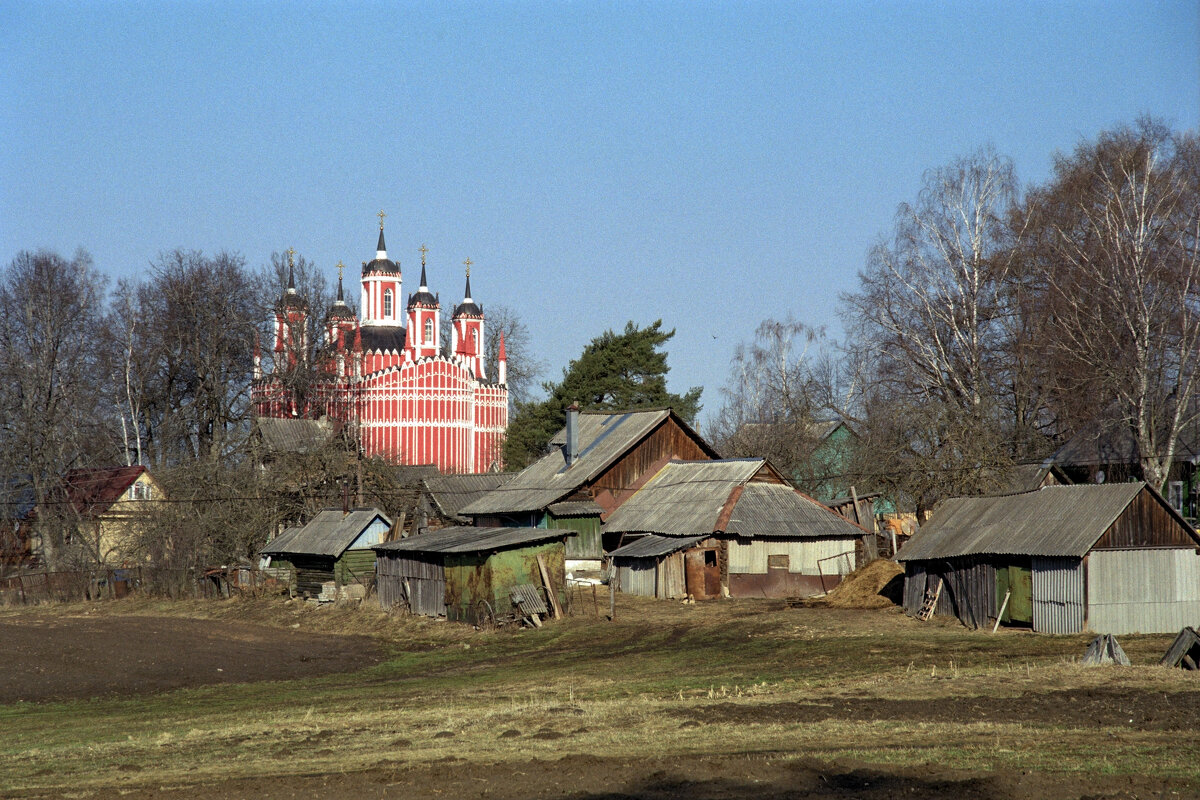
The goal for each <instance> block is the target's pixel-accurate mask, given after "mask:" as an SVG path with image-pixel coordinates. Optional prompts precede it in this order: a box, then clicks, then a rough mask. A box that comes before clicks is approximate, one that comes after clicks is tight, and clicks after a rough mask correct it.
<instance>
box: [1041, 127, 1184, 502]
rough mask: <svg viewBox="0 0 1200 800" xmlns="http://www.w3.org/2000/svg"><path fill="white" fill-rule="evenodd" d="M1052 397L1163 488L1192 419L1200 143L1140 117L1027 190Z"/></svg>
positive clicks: (1086, 146)
mask: <svg viewBox="0 0 1200 800" xmlns="http://www.w3.org/2000/svg"><path fill="white" fill-rule="evenodd" d="M1031 208H1032V212H1031V214H1032V216H1033V219H1034V220H1035V224H1037V225H1038V226H1039V227H1040V229H1041V233H1042V236H1041V238H1040V242H1041V243H1042V246H1043V247H1044V248H1045V249H1044V260H1043V262H1042V264H1043V269H1044V283H1045V286H1046V287H1047V290H1046V300H1045V307H1046V309H1047V310H1048V311H1049V312H1050V314H1051V319H1050V324H1049V330H1050V331H1051V334H1052V335H1051V336H1050V337H1049V338H1048V342H1049V344H1050V345H1051V346H1052V351H1051V353H1050V356H1051V359H1050V361H1051V364H1050V371H1051V372H1052V373H1053V374H1052V381H1053V384H1054V387H1055V390H1056V393H1057V396H1058V398H1060V400H1062V401H1064V402H1065V403H1066V404H1079V403H1080V402H1081V401H1083V402H1085V403H1086V405H1087V410H1088V411H1089V412H1090V413H1091V415H1092V416H1093V417H1094V418H1096V419H1102V418H1112V419H1113V420H1115V421H1116V422H1117V424H1119V425H1122V426H1125V427H1126V428H1127V430H1128V431H1129V433H1130V434H1131V435H1132V437H1133V439H1134V441H1135V442H1136V446H1137V452H1138V456H1139V460H1140V463H1139V467H1140V471H1141V474H1142V477H1144V478H1145V480H1146V481H1148V482H1149V483H1151V484H1152V485H1154V486H1155V487H1157V488H1160V489H1161V488H1162V486H1163V485H1164V483H1165V482H1166V480H1167V478H1168V474H1169V471H1170V468H1171V465H1172V463H1173V462H1174V460H1175V458H1176V452H1177V445H1178V441H1179V437H1180V435H1181V434H1182V433H1183V432H1184V430H1185V429H1186V428H1187V427H1188V426H1190V425H1192V424H1193V423H1194V422H1195V421H1196V420H1197V418H1198V412H1200V407H1198V400H1197V394H1198V393H1200V373H1198V371H1197V369H1196V361H1197V357H1198V355H1200V142H1198V139H1197V135H1196V134H1195V133H1194V132H1191V133H1184V134H1172V133H1171V131H1170V130H1169V129H1168V128H1167V127H1166V126H1164V125H1162V124H1159V123H1156V122H1154V121H1151V120H1141V121H1139V122H1138V123H1137V124H1136V125H1134V126H1125V127H1120V128H1117V129H1115V130H1113V131H1108V132H1105V133H1103V134H1101V135H1100V136H1099V137H1098V138H1097V139H1096V140H1095V141H1094V142H1084V143H1081V144H1080V145H1079V146H1078V147H1077V148H1076V150H1075V152H1074V153H1072V154H1071V155H1069V156H1061V157H1060V158H1059V159H1058V160H1057V163H1056V165H1055V177H1054V180H1053V181H1052V182H1051V184H1050V185H1049V186H1048V187H1046V188H1045V189H1044V190H1042V191H1040V192H1038V193H1035V195H1034V196H1033V200H1032V203H1031Z"/></svg>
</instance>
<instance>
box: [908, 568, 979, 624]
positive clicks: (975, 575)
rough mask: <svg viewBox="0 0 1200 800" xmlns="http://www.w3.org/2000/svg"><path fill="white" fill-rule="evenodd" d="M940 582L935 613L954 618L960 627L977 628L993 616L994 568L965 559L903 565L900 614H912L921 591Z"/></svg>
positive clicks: (920, 600)
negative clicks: (940, 588) (901, 612)
mask: <svg viewBox="0 0 1200 800" xmlns="http://www.w3.org/2000/svg"><path fill="white" fill-rule="evenodd" d="M939 578H941V579H942V580H943V581H944V584H943V587H942V593H941V595H940V596H939V597H938V604H937V608H936V609H934V613H935V614H946V615H949V616H952V617H957V618H958V619H959V621H961V622H962V623H963V624H964V625H966V626H968V627H971V628H979V627H982V626H983V625H986V624H987V622H988V619H989V618H995V616H996V611H997V609H996V567H995V565H994V564H993V563H991V561H989V560H987V559H984V558H981V557H978V556H969V557H962V558H953V559H948V560H942V561H908V562H906V563H905V565H904V611H905V612H906V613H908V614H916V613H917V612H918V611H920V610H921V605H922V604H923V603H924V602H925V592H926V590H927V589H933V588H935V587H936V586H937V582H938V579H939Z"/></svg>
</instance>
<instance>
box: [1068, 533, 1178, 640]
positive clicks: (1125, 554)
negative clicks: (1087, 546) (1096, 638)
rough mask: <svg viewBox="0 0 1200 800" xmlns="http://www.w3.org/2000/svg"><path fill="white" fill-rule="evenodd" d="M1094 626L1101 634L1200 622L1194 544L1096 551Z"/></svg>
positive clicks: (1091, 564) (1092, 558) (1091, 575)
mask: <svg viewBox="0 0 1200 800" xmlns="http://www.w3.org/2000/svg"><path fill="white" fill-rule="evenodd" d="M1087 591H1088V595H1087V596H1088V627H1089V628H1091V629H1092V630H1093V631H1095V632H1096V633H1113V634H1127V633H1174V632H1176V631H1178V630H1180V629H1181V628H1183V627H1184V626H1188V625H1196V624H1197V622H1200V555H1197V554H1196V551H1195V550H1193V549H1191V548H1154V549H1144V550H1143V549H1139V550H1093V551H1092V552H1091V553H1090V554H1089V555H1088V564H1087Z"/></svg>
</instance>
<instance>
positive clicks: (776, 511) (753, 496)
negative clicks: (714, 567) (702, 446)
mask: <svg viewBox="0 0 1200 800" xmlns="http://www.w3.org/2000/svg"><path fill="white" fill-rule="evenodd" d="M726 532H727V533H736V534H737V535H738V536H744V537H747V538H763V537H770V538H779V537H783V538H789V539H791V538H797V537H805V538H813V537H824V536H839V537H846V536H862V535H863V534H864V533H865V532H866V531H864V530H863V529H862V528H860V527H858V526H857V525H855V524H854V523H852V522H850V521H849V520H847V519H846V518H845V517H842V516H840V515H838V514H836V513H835V512H833V511H831V510H829V509H828V508H826V507H825V506H823V505H821V504H820V503H818V502H817V501H816V500H813V499H812V498H810V497H806V496H805V495H803V494H801V493H799V492H797V491H796V490H795V489H793V488H791V487H790V486H783V485H781V484H778V483H748V484H746V488H745V489H743V490H742V496H741V497H739V498H738V501H737V505H735V506H734V507H733V514H732V515H731V516H730V517H729V525H728V527H727V528H726Z"/></svg>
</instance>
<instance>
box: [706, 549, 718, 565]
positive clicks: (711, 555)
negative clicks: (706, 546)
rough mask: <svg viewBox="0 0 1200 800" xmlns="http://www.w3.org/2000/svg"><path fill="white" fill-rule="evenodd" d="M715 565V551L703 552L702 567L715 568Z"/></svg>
mask: <svg viewBox="0 0 1200 800" xmlns="http://www.w3.org/2000/svg"><path fill="white" fill-rule="evenodd" d="M716 565H717V551H716V550H705V551H704V566H706V567H715V566H716Z"/></svg>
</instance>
